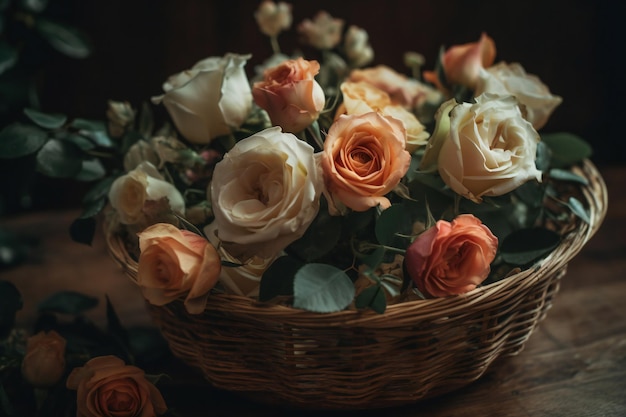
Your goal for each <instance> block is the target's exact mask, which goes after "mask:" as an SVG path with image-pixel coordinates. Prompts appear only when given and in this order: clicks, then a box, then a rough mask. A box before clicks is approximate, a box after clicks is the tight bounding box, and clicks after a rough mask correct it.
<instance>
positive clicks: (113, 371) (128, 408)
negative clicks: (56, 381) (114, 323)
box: [67, 356, 167, 417]
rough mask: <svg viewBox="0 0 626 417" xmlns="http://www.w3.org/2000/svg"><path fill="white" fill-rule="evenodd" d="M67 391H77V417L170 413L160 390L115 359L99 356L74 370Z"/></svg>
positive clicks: (138, 371) (146, 416) (145, 416)
mask: <svg viewBox="0 0 626 417" xmlns="http://www.w3.org/2000/svg"><path fill="white" fill-rule="evenodd" d="M67 388H68V389H72V390H77V398H76V405H77V410H76V415H77V416H78V417H108V416H135V417H154V416H157V415H161V414H164V413H165V412H166V411H167V405H166V404H165V400H163V397H162V396H161V393H160V392H159V390H158V389H157V388H156V387H155V386H154V385H153V384H152V383H150V382H149V381H148V380H147V379H146V377H145V374H144V372H143V371H142V370H141V369H139V368H137V367H135V366H130V365H125V364H124V362H123V361H122V360H121V359H119V358H117V357H115V356H100V357H96V358H93V359H91V360H90V361H88V362H87V363H86V364H85V366H83V367H78V368H74V369H73V370H72V372H71V373H70V375H69V376H68V377H67Z"/></svg>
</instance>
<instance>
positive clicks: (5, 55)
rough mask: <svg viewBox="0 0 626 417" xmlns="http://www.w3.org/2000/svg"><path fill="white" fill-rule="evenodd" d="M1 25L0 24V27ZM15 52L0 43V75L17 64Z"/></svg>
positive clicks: (9, 46) (3, 43) (8, 46)
mask: <svg viewBox="0 0 626 417" xmlns="http://www.w3.org/2000/svg"><path fill="white" fill-rule="evenodd" d="M1 25H2V23H0V26H1ZM0 33H2V31H0ZM17 58H18V55H17V50H16V49H15V48H13V47H12V46H11V45H9V44H8V43H6V42H0V75H2V73H3V72H5V71H6V70H8V69H9V68H11V67H13V66H14V65H15V63H16V62H17Z"/></svg>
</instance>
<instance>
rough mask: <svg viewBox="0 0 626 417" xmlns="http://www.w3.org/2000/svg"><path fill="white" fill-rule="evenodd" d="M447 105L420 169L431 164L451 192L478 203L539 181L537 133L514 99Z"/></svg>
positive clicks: (486, 98)
mask: <svg viewBox="0 0 626 417" xmlns="http://www.w3.org/2000/svg"><path fill="white" fill-rule="evenodd" d="M452 101H453V100H451V101H448V102H446V103H444V104H443V105H442V108H445V109H446V110H445V111H440V112H438V113H437V126H436V127H435V132H434V133H433V137H432V138H431V141H430V142H429V144H428V147H427V150H426V153H425V154H424V158H423V160H422V166H421V167H420V168H421V169H423V170H428V169H431V168H433V165H434V166H435V167H436V168H437V169H438V171H439V174H440V175H441V177H442V179H443V180H444V182H445V183H446V184H447V185H448V186H449V187H450V188H451V189H452V190H454V191H455V192H456V193H458V194H460V195H462V196H464V197H466V198H468V199H470V200H472V201H474V202H477V203H480V202H481V201H482V197H483V196H499V195H502V194H505V193H507V192H510V191H513V190H514V189H516V188H517V187H519V186H520V185H522V184H523V183H525V182H526V181H529V180H537V181H541V171H539V170H538V169H537V167H536V165H535V156H536V151H537V143H538V142H539V134H538V133H537V131H536V130H535V129H534V128H533V126H532V125H531V124H530V122H528V121H527V120H525V119H524V118H523V117H522V113H521V111H520V109H519V106H518V102H517V100H516V99H515V98H514V97H513V96H497V95H491V94H483V95H481V96H479V97H476V103H475V104H471V103H462V104H458V105H454V103H451V102H452ZM449 109H451V111H447V110H449Z"/></svg>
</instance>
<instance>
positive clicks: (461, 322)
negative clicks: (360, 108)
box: [107, 161, 607, 409]
mask: <svg viewBox="0 0 626 417" xmlns="http://www.w3.org/2000/svg"><path fill="white" fill-rule="evenodd" d="M575 171H576V172H577V173H578V174H580V175H582V176H584V177H586V178H587V179H588V180H589V185H588V186H586V187H584V188H583V189H582V197H583V200H586V201H585V202H586V203H587V204H588V206H589V210H590V216H591V223H590V224H589V225H587V224H585V223H584V222H577V223H576V227H575V229H574V230H573V231H572V232H570V233H568V234H567V235H566V236H565V237H564V240H563V242H562V244H561V245H560V246H559V247H558V248H557V249H556V250H555V251H554V252H553V253H552V254H550V255H549V256H548V257H547V258H545V259H543V260H542V261H541V262H539V263H538V264H537V265H535V266H534V267H533V268H530V269H528V270H525V271H522V272H519V273H517V274H515V275H512V276H510V277H508V278H506V279H503V280H501V281H498V282H495V283H493V284H489V285H486V286H483V287H480V288H477V289H476V290H474V291H471V292H469V293H467V294H465V295H462V296H456V297H449V298H439V299H432V300H419V301H410V302H405V303H400V304H396V305H391V306H389V307H388V308H387V311H386V312H385V313H384V314H376V313H374V312H371V311H363V312H357V311H342V312H338V313H333V314H317V313H311V312H307V311H302V310H297V309H292V308H289V307H286V306H281V305H267V304H261V303H258V302H256V301H254V300H252V299H249V298H245V297H241V296H235V295H224V294H213V295H211V296H210V297H209V302H208V304H207V306H206V310H205V311H204V313H203V314H200V315H190V314H188V313H187V312H186V310H185V308H184V306H183V303H182V302H179V301H176V302H173V303H170V304H169V305H166V306H163V307H156V306H152V305H148V308H149V311H150V313H151V316H152V318H153V320H154V321H155V323H156V324H157V325H158V326H159V327H160V329H161V332H162V334H163V335H164V337H165V338H166V339H167V340H168V342H169V345H170V348H171V350H172V352H173V353H174V355H176V356H178V357H179V358H181V359H182V360H184V361H185V362H186V363H188V364H189V365H191V366H193V367H195V368H198V369H200V370H201V371H202V373H203V374H204V376H205V377H206V379H207V380H208V381H209V382H210V383H211V384H212V385H214V386H215V387H217V388H221V389H226V390H230V391H237V392H240V393H243V394H246V395H248V396H252V397H254V398H258V399H261V400H262V401H264V402H272V403H275V404H282V405H285V406H292V407H294V406H295V407H299V406H300V407H309V408H318V409H320V408H325V409H363V408H373V407H387V406H397V405H402V404H407V403H412V402H415V401H417V400H421V399H425V398H429V397H434V396H437V395H440V394H443V393H446V392H449V391H452V390H455V389H458V388H460V387H462V386H464V385H467V384H468V383H470V382H472V381H474V380H476V379H478V378H479V377H480V376H481V375H483V373H484V372H485V371H486V370H487V368H488V366H489V365H490V364H491V363H492V362H493V361H494V360H495V359H497V358H499V357H502V356H508V355H515V354H517V353H518V352H520V351H521V350H522V348H523V346H524V343H525V342H526V340H527V339H528V337H529V336H530V334H531V333H532V332H533V330H534V329H535V327H536V326H537V324H538V323H539V322H540V321H541V320H542V319H543V318H544V317H545V315H546V312H547V310H548V309H549V308H550V306H551V304H552V299H553V297H554V295H555V294H556V293H557V291H558V289H559V281H560V279H561V277H562V276H563V275H564V274H565V272H566V268H567V263H568V261H570V260H571V259H572V258H573V257H574V256H575V255H576V254H577V253H578V252H579V251H580V249H581V248H582V247H583V245H584V244H585V243H586V242H587V241H588V240H589V239H590V238H591V236H592V235H593V234H594V233H595V232H596V230H597V229H598V228H599V226H600V224H601V222H602V220H603V218H604V215H605V213H606V208H607V191H606V186H605V184H604V181H603V179H602V177H601V176H600V174H599V173H598V171H597V169H596V167H595V166H594V165H593V164H592V163H591V162H589V161H585V162H584V164H582V166H581V167H579V168H575ZM107 241H108V245H109V248H110V250H111V253H112V255H113V256H114V258H115V259H116V260H117V261H118V262H119V263H120V264H121V265H122V266H123V268H124V269H125V272H126V273H127V274H128V275H129V276H130V277H131V278H134V277H135V274H136V272H137V264H136V263H135V262H134V261H133V260H132V259H131V258H130V257H129V256H128V254H127V253H126V251H125V250H124V242H122V241H121V240H120V239H119V238H118V237H116V236H115V235H110V234H109V235H107Z"/></svg>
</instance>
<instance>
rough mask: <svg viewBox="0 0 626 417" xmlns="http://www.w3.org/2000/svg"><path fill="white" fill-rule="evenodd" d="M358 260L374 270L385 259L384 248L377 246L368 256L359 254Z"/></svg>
mask: <svg viewBox="0 0 626 417" xmlns="http://www.w3.org/2000/svg"><path fill="white" fill-rule="evenodd" d="M358 258H359V259H360V260H361V262H362V263H364V264H365V265H367V266H369V267H370V268H376V267H377V266H378V265H380V263H381V262H382V261H383V259H384V258H385V248H383V247H382V246H379V247H377V248H376V249H374V250H373V251H371V252H370V253H368V254H359V255H358Z"/></svg>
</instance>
